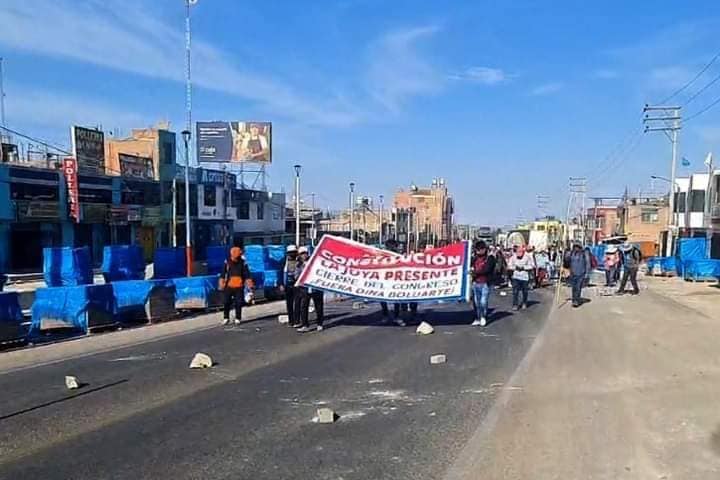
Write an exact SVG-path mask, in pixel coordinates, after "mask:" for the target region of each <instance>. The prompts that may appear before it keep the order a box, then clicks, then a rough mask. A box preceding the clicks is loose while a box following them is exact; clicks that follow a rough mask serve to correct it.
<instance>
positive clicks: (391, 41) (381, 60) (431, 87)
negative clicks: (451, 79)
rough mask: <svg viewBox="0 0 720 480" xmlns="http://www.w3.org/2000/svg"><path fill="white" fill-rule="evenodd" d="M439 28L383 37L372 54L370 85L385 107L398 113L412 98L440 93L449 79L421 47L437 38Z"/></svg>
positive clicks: (430, 27)
mask: <svg viewBox="0 0 720 480" xmlns="http://www.w3.org/2000/svg"><path fill="white" fill-rule="evenodd" d="M438 31H439V27H437V26H432V25H430V26H423V27H415V28H409V29H405V30H398V31H394V32H391V33H388V34H386V35H383V36H382V37H380V38H379V39H378V40H376V41H375V42H373V43H372V45H371V46H370V48H369V51H368V68H367V78H366V80H367V84H368V89H369V91H370V94H371V96H372V97H373V98H374V99H375V100H376V101H377V102H379V103H380V104H381V105H382V106H383V107H385V108H387V109H389V110H391V111H398V110H399V109H400V107H401V106H402V104H403V103H404V102H405V101H406V100H407V99H408V98H410V97H412V96H415V95H421V94H432V93H436V92H439V91H440V90H441V89H442V88H443V85H444V82H445V76H444V75H443V74H442V73H441V71H440V70H439V69H438V68H436V67H435V66H434V65H433V64H432V63H431V62H430V61H429V60H428V59H426V58H425V57H424V56H423V55H421V53H420V49H419V46H418V43H420V42H421V41H422V40H424V39H427V38H430V37H432V36H433V35H435V34H436V33H437V32H438Z"/></svg>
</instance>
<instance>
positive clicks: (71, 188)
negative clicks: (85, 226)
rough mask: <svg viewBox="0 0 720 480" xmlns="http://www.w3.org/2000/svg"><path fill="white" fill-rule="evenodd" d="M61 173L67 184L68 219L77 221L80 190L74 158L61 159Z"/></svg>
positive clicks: (78, 219) (78, 218)
mask: <svg viewBox="0 0 720 480" xmlns="http://www.w3.org/2000/svg"><path fill="white" fill-rule="evenodd" d="M63 175H64V176H65V182H66V184H67V193H68V204H69V205H70V219H71V220H72V221H74V222H75V223H78V222H79V221H80V190H79V188H78V165H77V160H76V159H74V158H72V157H66V158H64V159H63Z"/></svg>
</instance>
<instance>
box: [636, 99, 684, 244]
mask: <svg viewBox="0 0 720 480" xmlns="http://www.w3.org/2000/svg"><path fill="white" fill-rule="evenodd" d="M681 110H682V107H680V106H663V105H645V108H643V113H645V117H644V118H643V123H644V124H645V133H647V132H663V133H664V134H665V136H666V137H668V139H669V140H670V144H671V145H672V157H671V160H670V195H669V201H668V204H669V209H670V214H669V215H668V241H667V242H666V243H665V255H666V256H670V255H672V252H673V248H674V245H675V237H676V235H677V219H676V217H675V187H676V185H675V169H676V166H677V153H678V134H679V132H680V128H682V127H681V122H682V111H681ZM648 112H651V113H648ZM689 193H690V192H688V195H689Z"/></svg>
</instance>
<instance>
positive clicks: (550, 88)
mask: <svg viewBox="0 0 720 480" xmlns="http://www.w3.org/2000/svg"><path fill="white" fill-rule="evenodd" d="M564 87H565V84H563V83H562V82H550V83H544V84H542V85H538V86H537V87H535V88H533V89H532V90H530V92H529V93H530V95H532V96H543V95H552V94H553V93H557V92H559V91H560V90H562V89H563V88H564Z"/></svg>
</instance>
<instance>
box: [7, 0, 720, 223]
mask: <svg viewBox="0 0 720 480" xmlns="http://www.w3.org/2000/svg"><path fill="white" fill-rule="evenodd" d="M192 15H193V33H194V37H193V41H194V50H193V76H194V79H195V91H194V105H193V109H194V118H195V119H196V120H220V119H222V120H244V119H259V120H270V121H272V122H273V123H274V164H273V166H272V168H271V170H270V183H271V186H272V187H274V188H280V187H285V188H286V189H290V188H291V186H292V167H291V166H292V165H293V164H295V163H301V164H302V165H303V166H304V175H303V190H304V191H308V192H309V191H314V192H316V193H317V198H318V203H319V204H320V206H322V207H326V206H330V207H333V206H335V207H339V206H344V205H345V202H346V198H347V193H346V192H347V183H348V182H349V181H350V180H353V181H355V182H356V184H357V185H358V187H357V189H358V191H359V192H360V193H361V194H367V195H372V196H375V195H378V194H380V193H383V194H385V196H386V198H389V197H390V196H391V195H392V192H393V191H394V190H395V189H397V188H398V187H401V186H407V185H409V184H410V182H412V181H414V182H416V183H418V184H429V182H430V180H431V179H432V178H433V177H438V176H443V177H445V178H446V179H447V182H448V184H449V186H450V189H451V190H452V192H453V194H454V196H455V198H456V205H457V213H458V219H459V220H460V221H464V222H466V221H470V222H477V223H483V224H506V223H510V222H513V221H515V220H516V219H517V218H518V217H519V216H523V217H526V218H529V217H532V216H535V215H536V214H537V213H538V212H537V208H536V200H535V199H536V195H538V194H543V195H549V196H550V197H551V210H552V211H554V212H555V213H558V214H562V213H563V211H564V208H563V207H564V204H565V202H566V199H567V196H566V190H567V188H566V184H567V177H568V176H580V175H586V176H588V177H589V178H590V193H591V194H593V195H619V194H621V193H622V191H623V190H624V189H625V187H626V186H627V187H628V188H629V189H630V190H631V191H633V192H636V191H638V190H643V191H647V190H649V189H650V187H651V184H650V179H649V176H650V175H651V174H657V175H669V170H670V168H669V156H670V145H669V143H668V141H667V140H666V139H665V138H664V137H663V136H662V134H645V135H633V133H634V131H636V130H638V129H640V128H641V120H640V119H641V109H642V106H643V104H644V103H646V102H657V101H659V100H661V99H662V98H663V97H665V96H667V95H668V94H669V93H671V92H673V91H674V90H675V89H677V88H678V87H679V86H681V85H683V84H684V83H685V82H686V81H688V80H689V79H690V78H692V77H693V76H694V75H695V73H696V72H698V71H699V70H700V68H702V67H703V65H705V64H706V63H707V62H708V61H709V60H710V59H711V58H712V57H713V56H714V55H715V54H716V53H717V52H718V51H720V42H718V40H717V38H718V34H717V32H718V31H720V3H718V2H713V1H694V2H677V1H670V0H667V1H656V2H652V6H650V2H627V1H605V2H585V1H579V0H578V1H546V2H539V1H503V2H496V1H452V0H448V1H444V2H422V1H417V0H414V1H409V0H395V1H392V2H388V1H385V0H334V1H330V0H316V1H313V2H296V1H290V0H285V1H281V0H275V1H270V0H269V1H265V2H249V1H246V0H199V1H198V3H197V5H195V6H194V7H193V10H192ZM0 25H1V26H2V28H0V55H2V56H3V57H4V58H5V89H6V94H7V98H6V106H7V121H8V125H9V126H10V127H13V128H16V129H19V130H21V131H23V132H26V133H30V134H33V135H36V136H39V137H42V138H46V139H49V140H52V141H54V142H59V143H62V144H68V143H69V138H68V137H69V134H68V132H69V125H71V124H73V123H79V124H90V125H95V124H101V125H102V126H103V127H104V128H105V129H106V130H110V129H118V128H119V129H120V130H121V131H124V132H128V131H129V129H130V128H133V127H142V126H147V125H151V124H153V123H155V122H156V121H158V120H161V119H168V120H170V121H171V122H172V124H173V127H174V129H175V130H177V131H179V130H182V125H183V121H184V120H183V118H184V117H183V111H184V85H183V77H184V63H183V62H184V51H183V47H184V40H183V27H184V7H183V1H182V0H156V1H149V0H145V1H140V0H102V1H101V0H87V1H83V0H3V1H2V2H1V3H0ZM718 74H720V60H718V61H717V62H716V63H715V64H713V65H712V66H711V67H710V68H709V69H708V71H707V72H706V73H705V74H704V75H703V76H702V77H701V78H700V79H698V80H697V81H696V82H695V83H694V84H693V85H692V86H691V87H689V88H688V89H687V90H686V91H685V92H682V93H681V94H680V95H678V96H677V97H676V98H675V99H673V101H674V102H678V103H681V104H683V103H685V102H686V101H687V99H688V98H689V97H690V95H692V94H693V93H694V92H695V91H697V90H698V89H699V88H700V87H702V86H703V85H705V84H706V83H708V82H709V81H711V80H712V79H713V78H714V77H715V76H716V75H718ZM717 98H720V82H718V83H717V84H713V85H712V86H710V87H709V88H707V90H706V91H705V92H703V93H702V94H701V95H699V96H697V98H695V99H693V100H692V101H691V102H690V103H689V104H688V105H687V106H686V107H685V114H686V115H689V114H692V113H694V112H695V111H698V110H700V109H701V108H702V107H704V106H705V105H707V104H709V103H710V102H712V101H713V100H715V99H717ZM623 142H624V143H623ZM719 143H720V105H719V106H718V107H717V108H716V109H713V110H710V111H708V112H707V113H705V114H703V115H701V116H698V117H697V118H695V119H693V120H692V121H690V122H688V123H687V124H685V125H684V126H683V130H682V132H681V143H680V145H681V153H682V155H683V156H685V157H687V158H688V159H690V160H691V161H692V167H691V169H692V170H698V171H699V170H702V169H703V165H702V159H703V157H704V156H705V154H706V152H708V151H711V150H713V149H717V147H718V144H719ZM618 144H621V148H619V149H617V148H616V146H617V145H618ZM611 152H618V153H617V154H611ZM716 153H717V152H716ZM609 154H610V156H609V157H608V155H609ZM682 171H683V170H681V173H682ZM684 171H688V169H684ZM662 187H663V186H662V185H655V188H656V189H657V190H661V189H662Z"/></svg>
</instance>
